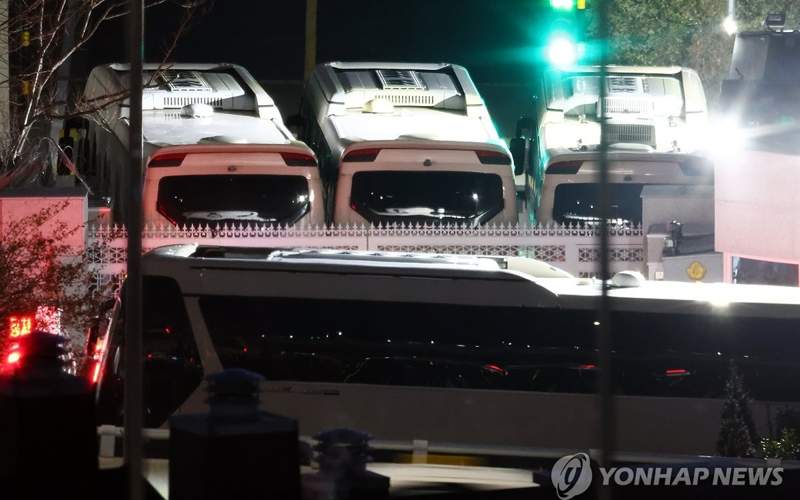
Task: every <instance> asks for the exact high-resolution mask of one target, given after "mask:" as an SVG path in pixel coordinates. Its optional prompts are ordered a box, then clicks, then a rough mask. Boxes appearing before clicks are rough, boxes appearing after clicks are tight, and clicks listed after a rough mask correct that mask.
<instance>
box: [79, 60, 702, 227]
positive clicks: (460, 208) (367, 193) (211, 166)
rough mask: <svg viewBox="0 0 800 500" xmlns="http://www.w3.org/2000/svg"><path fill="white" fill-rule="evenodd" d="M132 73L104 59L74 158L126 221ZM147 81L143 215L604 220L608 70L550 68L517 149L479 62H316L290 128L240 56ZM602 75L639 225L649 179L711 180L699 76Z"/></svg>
mask: <svg viewBox="0 0 800 500" xmlns="http://www.w3.org/2000/svg"><path fill="white" fill-rule="evenodd" d="M127 72H128V69H127V66H125V65H122V64H110V65H105V66H100V67H97V68H95V69H94V70H93V71H92V72H91V74H90V76H89V80H88V83H87V85H86V89H85V92H84V97H85V98H86V100H87V101H88V102H103V101H104V100H108V101H109V102H108V104H107V105H106V106H104V107H102V108H101V109H99V110H98V111H97V112H96V113H94V114H93V115H92V116H91V119H90V120H88V121H87V125H86V129H87V133H86V139H85V140H84V141H82V144H81V147H80V151H79V160H78V162H79V165H80V168H81V170H82V173H83V174H84V177H86V178H87V179H88V180H89V183H90V185H91V188H92V190H93V192H94V193H95V194H97V195H100V196H101V197H102V198H103V199H105V200H106V201H107V202H108V203H109V207H108V209H109V211H110V214H109V218H110V220H111V221H114V222H121V221H122V220H123V219H124V216H125V213H126V211H127V207H126V206H125V202H126V197H125V196H124V194H125V193H126V192H127V183H128V182H130V179H128V176H127V175H125V174H126V168H127V158H128V145H127V141H128V104H127V100H126V99H123V98H118V99H116V100H115V99H113V98H109V97H108V96H124V94H125V92H126V88H127V85H126V82H127ZM144 78H145V82H146V85H145V89H144V95H143V103H144V110H143V127H144V131H143V133H144V140H145V156H146V168H145V173H144V179H143V180H140V182H143V183H144V192H143V202H144V214H145V222H148V223H172V224H178V225H191V224H195V225H197V224H211V225H215V224H220V223H247V224H249V223H259V224H276V225H294V224H311V225H322V224H326V223H335V224H391V223H399V224H407V223H423V224H430V223H447V224H452V223H455V224H464V225H467V226H477V225H481V224H485V223H488V222H491V223H494V224H498V223H510V224H513V223H517V222H531V223H548V222H551V221H555V222H558V223H570V222H582V223H592V222H593V221H596V220H597V217H598V213H597V207H598V203H597V196H598V195H597V184H596V177H597V171H598V159H599V156H598V152H597V147H598V144H599V123H598V115H599V110H600V107H601V103H600V102H599V96H598V94H599V92H598V89H599V85H600V82H599V78H600V77H599V76H598V75H597V70H596V68H576V69H575V70H574V71H572V72H562V73H557V74H547V75H546V77H545V79H544V83H543V90H542V92H543V95H544V96H545V97H546V99H545V103H544V110H543V111H542V112H541V113H540V114H541V116H542V118H541V120H530V123H529V124H528V125H527V127H528V128H529V129H530V131H529V133H528V134H527V139H526V138H524V137H522V132H520V137H516V138H514V139H512V140H511V149H509V147H507V146H506V143H505V142H504V141H503V140H502V139H501V138H500V136H499V135H498V133H497V129H496V128H495V125H494V123H493V122H492V118H491V116H490V114H489V111H488V109H487V107H486V104H485V102H484V100H483V99H482V97H481V95H480V94H479V92H478V90H477V88H476V86H475V84H474V83H473V82H472V80H471V78H470V76H469V74H468V72H467V70H466V69H464V68H463V67H460V66H456V65H452V64H397V63H342V62H335V63H326V64H321V65H319V66H318V67H317V68H316V70H315V71H314V72H313V74H312V76H311V78H310V79H309V81H308V82H307V85H306V88H305V91H304V94H303V98H302V105H301V108H300V110H299V114H298V115H296V116H292V117H291V120H287V121H286V123H284V119H283V117H282V116H281V113H280V112H279V110H278V108H277V106H276V105H275V103H274V102H273V100H272V99H271V98H270V96H269V95H268V94H267V93H266V92H265V91H264V89H263V88H262V87H261V86H260V85H259V84H258V83H257V82H256V81H255V79H254V78H253V77H252V76H251V75H250V74H249V73H248V72H247V70H245V69H244V68H242V67H240V66H236V65H230V64H172V65H169V66H168V67H159V66H157V65H146V66H145V76H144ZM605 85H606V87H607V91H608V92H607V97H606V98H605V104H604V105H605V107H606V112H607V113H608V116H609V117H610V118H609V120H610V122H609V127H610V128H611V129H612V130H611V133H610V137H611V139H610V141H611V147H612V149H613V152H612V157H611V163H610V165H609V168H610V182H611V183H612V193H611V194H612V206H611V211H612V213H611V217H612V219H613V220H614V221H616V222H624V223H631V224H637V223H640V222H642V214H641V212H642V210H641V206H642V204H641V200H640V193H641V190H642V188H643V186H645V185H652V184H671V185H683V184H698V183H711V182H712V175H711V173H712V169H711V166H710V164H708V163H707V162H705V161H704V160H703V158H702V157H701V156H697V155H693V154H690V153H692V152H694V151H695V150H697V149H698V148H697V144H696V143H697V140H696V138H697V137H698V132H697V131H698V130H700V129H701V128H702V126H703V124H704V121H705V119H706V112H705V98H704V94H703V89H702V85H701V84H700V83H699V79H697V77H696V74H695V73H694V72H693V71H691V70H686V69H681V68H647V67H641V68H635V67H612V68H611V71H610V73H609V75H607V76H606V79H605ZM522 109H523V110H524V108H522ZM522 122H523V123H522V125H521V127H525V126H526V125H525V123H524V122H525V121H524V120H523V121H522ZM287 123H288V124H290V125H291V127H287ZM521 127H518V128H521ZM290 128H291V131H290ZM293 132H294V134H293ZM295 134H296V135H295ZM512 151H513V154H512Z"/></svg>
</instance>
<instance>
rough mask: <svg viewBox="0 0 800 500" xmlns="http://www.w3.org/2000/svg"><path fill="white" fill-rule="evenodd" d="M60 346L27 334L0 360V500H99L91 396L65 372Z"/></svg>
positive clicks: (59, 339) (46, 337)
mask: <svg viewBox="0 0 800 500" xmlns="http://www.w3.org/2000/svg"><path fill="white" fill-rule="evenodd" d="M63 343H64V339H63V338H62V337H59V336H57V335H52V334H49V333H46V332H33V333H31V334H30V335H27V336H25V337H23V338H22V339H20V340H19V345H18V346H17V347H16V349H15V350H14V351H12V352H13V353H15V355H14V356H13V357H11V355H9V357H7V358H6V359H2V360H0V363H2V364H4V365H5V366H4V368H8V369H9V370H10V371H8V373H4V374H3V375H2V376H0V485H2V486H0V488H2V492H0V498H4V499H5V498H8V499H12V498H13V499H14V500H26V499H31V500H33V499H40V498H80V499H84V500H90V499H93V498H98V497H97V496H96V494H97V492H96V487H97V427H96V423H95V412H94V398H93V393H92V391H91V388H90V386H89V384H88V383H87V381H86V380H84V379H83V378H80V377H77V376H75V375H70V374H67V373H66V372H65V371H64V366H63V365H64V362H63V361H62V360H61V359H60V356H62V355H63V354H64V349H63V347H62V345H63ZM12 365H13V366H12Z"/></svg>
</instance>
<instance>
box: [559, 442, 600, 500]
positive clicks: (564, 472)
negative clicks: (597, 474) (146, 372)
mask: <svg viewBox="0 0 800 500" xmlns="http://www.w3.org/2000/svg"><path fill="white" fill-rule="evenodd" d="M550 479H551V480H552V481H553V486H555V488H556V494H557V495H558V498H560V499H561V500H568V499H570V498H572V497H575V496H578V495H580V494H581V493H583V492H585V491H586V490H588V489H589V486H590V485H591V484H592V467H591V465H590V464H589V455H587V454H586V453H576V454H574V455H567V456H564V457H561V458H559V459H558V461H557V462H556V463H555V465H553V471H552V472H551V473H550Z"/></svg>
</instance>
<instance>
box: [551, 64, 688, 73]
mask: <svg viewBox="0 0 800 500" xmlns="http://www.w3.org/2000/svg"><path fill="white" fill-rule="evenodd" d="M687 69H688V68H683V67H681V66H618V65H613V64H612V65H609V66H606V71H607V72H608V73H611V74H646V75H677V74H679V73H680V72H681V71H684V70H687ZM558 72H559V73H567V74H569V73H599V72H600V66H573V67H570V68H567V69H563V70H560V71H558Z"/></svg>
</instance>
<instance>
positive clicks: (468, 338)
mask: <svg viewBox="0 0 800 500" xmlns="http://www.w3.org/2000/svg"><path fill="white" fill-rule="evenodd" d="M143 272H144V283H143V284H144V293H143V298H144V310H145V311H146V314H145V315H144V339H143V340H144V359H143V362H144V377H145V383H144V388H145V395H144V397H145V402H146V408H147V411H146V419H147V425H148V426H152V427H156V426H161V425H164V424H165V423H166V421H167V419H168V417H169V416H170V415H172V414H174V413H176V412H177V413H185V412H195V411H198V410H202V409H203V408H205V407H206V401H207V394H206V392H205V386H204V384H203V382H202V381H203V378H204V377H205V376H207V375H209V374H213V373H217V372H219V371H220V370H223V369H229V368H244V369H247V370H251V371H255V372H258V373H261V374H263V375H264V376H265V377H266V382H264V383H263V384H262V394H261V404H262V407H263V408H264V409H267V410H268V411H272V412H275V413H278V414H282V415H286V416H290V417H292V418H295V419H297V420H298V422H299V427H300V432H301V434H303V435H313V434H315V433H316V432H318V431H320V430H323V429H330V428H338V427H348V428H353V429H360V430H362V431H365V432H368V433H370V434H372V435H373V436H375V437H376V438H377V439H380V440H403V441H408V440H412V439H424V440H429V441H433V442H439V443H442V442H444V443H470V444H479V445H497V446H513V447H538V448H551V449H552V448H557V449H562V450H563V449H588V448H592V447H594V446H596V442H597V441H596V432H597V425H598V424H597V420H596V419H597V398H596V395H595V391H596V387H597V375H598V369H597V368H598V361H597V358H596V356H597V352H596V340H597V339H596V336H597V334H596V332H597V325H598V323H597V316H596V312H595V310H594V308H595V306H596V304H597V296H598V294H599V293H600V282H599V281H597V280H585V279H577V278H573V277H571V276H569V275H568V274H567V273H564V272H560V271H558V270H557V269H554V268H552V267H551V266H549V265H547V264H545V263H541V262H536V261H531V260H526V259H520V258H510V259H509V258H504V257H493V258H484V257H466V256H446V255H433V254H399V253H379V252H344V251H324V250H316V251H315V250H298V251H292V250H269V249H253V248H249V249H243V248H225V247H202V246H196V245H177V246H170V247H164V248H161V249H158V250H155V251H153V252H151V253H149V254H147V255H145V257H144V260H143ZM254 274H257V275H258V279H253V276H254ZM626 278H627V279H618V277H615V279H614V280H612V282H611V284H612V289H611V290H610V296H611V299H610V300H611V310H612V312H611V325H610V328H611V332H612V336H613V345H612V349H613V351H612V355H613V362H614V372H613V377H614V387H615V391H616V394H617V396H618V397H617V399H616V403H617V414H618V425H617V432H618V446H617V449H619V450H621V451H636V452H662V453H688V454H709V453H713V452H714V449H715V443H716V440H717V436H718V434H719V429H720V415H721V411H722V404H723V399H722V398H723V395H724V387H725V381H726V379H727V374H728V368H729V364H730V361H731V360H734V361H735V362H736V363H737V365H738V367H739V370H740V372H741V373H742V374H743V377H744V381H745V384H746V387H747V388H748V390H749V391H750V394H751V396H752V397H753V398H754V400H755V401H754V402H753V408H752V410H753V411H752V413H753V416H754V418H755V421H756V425H757V428H758V431H759V432H760V433H761V434H762V435H765V434H766V432H767V428H768V427H767V426H768V422H769V419H770V418H771V417H773V416H774V414H775V412H776V411H778V410H779V409H780V408H783V407H786V406H794V407H797V405H798V401H800V342H797V333H798V332H797V324H798V321H799V320H800V290H798V289H796V288H789V287H769V286H757V285H725V284H704V283H674V282H653V281H640V280H638V279H633V278H634V277H633V276H631V275H628V276H627V277H626ZM125 314H126V313H125V305H124V303H118V304H117V306H116V307H115V308H114V311H113V314H112V316H111V320H110V323H109V326H108V328H107V331H108V332H109V334H108V335H109V336H108V337H107V338H108V342H106V343H105V344H106V346H107V348H106V350H105V352H104V354H103V356H102V359H103V364H102V365H101V366H100V368H98V371H97V373H98V375H99V378H100V380H99V385H98V388H97V389H98V397H99V407H100V408H101V410H102V417H101V419H100V423H117V424H118V423H119V422H120V421H121V418H122V414H121V411H122V387H123V378H124V373H125V366H124V365H125V360H124V357H123V345H124V338H123V335H124V328H123V324H124V316H125ZM653 429H658V432H653Z"/></svg>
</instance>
